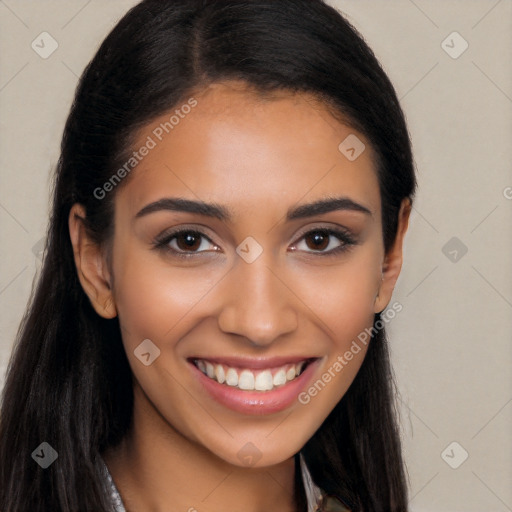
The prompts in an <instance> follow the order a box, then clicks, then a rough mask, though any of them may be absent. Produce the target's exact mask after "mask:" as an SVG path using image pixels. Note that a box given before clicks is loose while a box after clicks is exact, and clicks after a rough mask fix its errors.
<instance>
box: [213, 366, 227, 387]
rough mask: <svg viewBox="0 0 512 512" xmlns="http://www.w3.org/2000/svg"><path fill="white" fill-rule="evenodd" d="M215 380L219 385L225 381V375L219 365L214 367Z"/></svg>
mask: <svg viewBox="0 0 512 512" xmlns="http://www.w3.org/2000/svg"><path fill="white" fill-rule="evenodd" d="M215 378H216V379H217V382H218V383H219V384H223V383H224V381H225V380H226V374H225V373H224V368H223V367H222V365H221V364H218V365H217V366H216V367H215Z"/></svg>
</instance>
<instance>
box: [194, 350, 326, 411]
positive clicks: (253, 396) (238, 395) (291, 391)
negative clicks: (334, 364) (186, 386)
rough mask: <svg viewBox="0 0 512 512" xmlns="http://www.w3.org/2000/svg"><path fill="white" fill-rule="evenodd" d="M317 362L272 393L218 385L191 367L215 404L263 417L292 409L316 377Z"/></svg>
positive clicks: (197, 369)
mask: <svg viewBox="0 0 512 512" xmlns="http://www.w3.org/2000/svg"><path fill="white" fill-rule="evenodd" d="M319 361H320V359H315V360H314V361H311V362H310V363H309V364H308V365H307V367H306V369H305V370H304V371H303V372H302V373H301V374H300V375H299V376H298V377H296V378H295V379H293V380H291V381H289V382H287V383H286V384H284V385H283V386H279V387H278V388H274V389H272V390H271V391H242V390H241V389H238V388H236V387H232V386H228V385H226V384H219V383H218V382H217V381H216V380H213V379H210V378H209V377H207V376H206V375H205V374H204V373H203V372H202V371H201V370H199V368H197V366H196V365H195V364H194V363H190V365H191V366H192V369H193V370H194V374H195V375H196V377H197V378H198V379H199V382H200V383H201V385H202V386H203V388H204V389H205V390H206V391H207V393H208V394H209V395H210V396H211V397H212V398H214V399H215V400H216V401H217V402H219V403H221V404H222V405H224V406H226V407H228V408H229V409H231V410H233V411H236V412H241V413H243V414H254V415H264V414H272V413H276V412H279V411H282V410H283V409H286V408H287V407H289V406H290V405H292V404H293V403H294V402H295V401H296V400H297V397H298V395H299V393H301V391H302V390H303V389H304V388H305V387H306V385H307V384H308V382H309V381H310V379H311V377H312V375H313V374H314V373H315V370H316V368H317V366H318V362H319Z"/></svg>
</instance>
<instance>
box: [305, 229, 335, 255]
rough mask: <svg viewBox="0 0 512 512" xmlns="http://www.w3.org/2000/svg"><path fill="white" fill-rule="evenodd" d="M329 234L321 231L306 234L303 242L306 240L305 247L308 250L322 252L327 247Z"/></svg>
mask: <svg viewBox="0 0 512 512" xmlns="http://www.w3.org/2000/svg"><path fill="white" fill-rule="evenodd" d="M329 238H330V235H329V233H326V232H323V231H311V233H308V234H307V235H306V236H305V237H304V240H306V245H307V246H308V248H309V249H313V250H317V251H323V250H324V249H326V248H327V246H328V245H329Z"/></svg>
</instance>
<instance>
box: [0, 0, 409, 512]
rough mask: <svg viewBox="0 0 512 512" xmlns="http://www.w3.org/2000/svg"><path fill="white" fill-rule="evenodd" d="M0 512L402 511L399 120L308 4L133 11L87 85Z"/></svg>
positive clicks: (9, 389)
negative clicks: (393, 337) (391, 322)
mask: <svg viewBox="0 0 512 512" xmlns="http://www.w3.org/2000/svg"><path fill="white" fill-rule="evenodd" d="M61 149H62V153H61V158H60V160H59V164H58V168H57V173H56V183H55V190H54V199H53V210H52V216H51V221H50V226H49V231H48V238H47V241H48V244H47V250H46V255H45V258H44V266H43V270H42V273H41V277H40V279H39V282H38V285H37V289H36V291H35V294H34V297H33V299H32V301H31V304H30V306H29V308H28V311H27V313H26V315H25V317H24V319H23V322H22V325H21V328H20V332H19V339H18V340H17V344H16V348H15V351H14V354H13V357H12V361H11V363H10V367H9V370H8V375H7V379H6V385H5V388H4V392H3V402H2V409H1V415H0V461H1V462H0V509H1V510H2V511H3V512H14V511H26V510H31V511H36V510H44V511H48V510H52V511H57V510H61V511H68V512H70V511H73V512H74V511H110V510H134V511H139V510H140V511H143V510H173V511H174V510H189V511H193V510H198V511H203V510H205V511H211V512H217V511H225V510H226V508H227V507H228V506H229V509H230V510H244V511H247V512H251V511H258V510H266V511H268V510H276V511H277V510H279V511H284V510H290V511H292V510H293V511H308V512H312V511H315V510H324V511H327V510H352V511H363V510H364V511H371V512H375V511H390V510H391V511H403V510H407V492H406V483H405V477H404V469H403V464H402V458H401V451H400V442H399V436H398V430H397V424H396V420H395V415H394V408H393V403H394V402H393V398H394V397H393V387H392V379H391V372H390V365H389V361H388V351H387V346H386V336H385V330H384V324H385V323H386V319H389V318H391V317H392V316H390V315H389V312H393V315H394V314H395V312H396V311H399V310H400V307H401V306H400V305H399V304H396V303H395V304H393V305H392V308H391V309H388V310H387V311H385V310H386V308H387V307H388V306H390V301H391V295H392V291H393V288H394V285H395V283H396V280H397V278H398V275H399V272H400V269H401V265H402V247H403V239H404V235H405V232H406V230H407V224H408V218H409V213H410V209H411V201H412V197H413V194H414V191H415V187H416V182H415V176H414V166H413V160H412V155H411V147H410V142H409V137H408V133H407V128H406V124H405V120H404V116H403V113H402V111H401V109H400V106H399V103H398V100H397V97H396V94H395V91H394V89H393V86H392V85H391V83H390V81H389V79H388V78H387V76H386V75H385V73H384V72H383V70H382V69H381V67H380V65H379V63H378V62H377V60H376V59H375V57H374V55H373V53H372V52H371V50H370V49H369V48H368V46H367V45H366V44H365V42H364V41H363V39H362V38H361V36H360V35H359V34H358V33H357V32H356V30H355V29H354V28H353V27H352V26H351V25H350V24H349V23H348V22H347V21H346V20H345V19H344V18H343V17H342V16H341V15H340V14H339V13H338V12H337V11H335V10H334V9H333V8H331V7H329V6H328V5H326V4H325V3H323V2H322V1H321V0H283V1H280V2H275V1H271V0H253V1H243V2H242V1H238V0H228V1H226V0H222V1H220V0H202V1H199V0H173V1H162V0H145V1H143V2H141V3H140V4H138V5H137V6H135V7H134V8H133V9H132V10H130V11H129V12H128V13H127V14H126V15H125V17H124V18H123V19H121V21H120V22H119V23H118V24H117V26H116V27H115V28H114V30H113V31H112V32H111V33H110V34H109V36H108V37H107V38H106V40H105V41H104V42H103V44H102V45H101V47H100V48H99V50H98V52H97V54H96V56H95V57H94V58H93V60H92V61H91V63H90V64H89V65H88V67H87V68H86V70H85V71H84V73H83V76H82V78H81V79H80V83H79V85H78V89H77V92H76V97H75V101H74V103H73V106H72V109H71V112H70V115H69V117H68V120H67V123H66V126H65V130H64V136H63V141H62V148H61Z"/></svg>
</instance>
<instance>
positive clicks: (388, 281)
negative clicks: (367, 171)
mask: <svg viewBox="0 0 512 512" xmlns="http://www.w3.org/2000/svg"><path fill="white" fill-rule="evenodd" d="M411 209H412V204H411V200H410V199H409V198H405V199H403V200H402V203H401V205H400V211H399V213H398V225H397V232H396V237H395V241H394V242H393V245H392V246H391V247H390V249H389V250H388V252H387V254H386V255H385V257H384V261H383V264H382V280H381V283H380V287H379V291H378V294H377V296H376V298H375V306H374V312H375V313H380V312H382V311H384V309H386V307H387V305H388V304H389V302H390V300H391V295H392V294H393V290H394V288H395V284H396V281H397V279H398V276H399V275H400V270H401V269H402V261H403V241H404V237H405V233H406V231H407V227H408V225H409V216H410V213H411Z"/></svg>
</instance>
